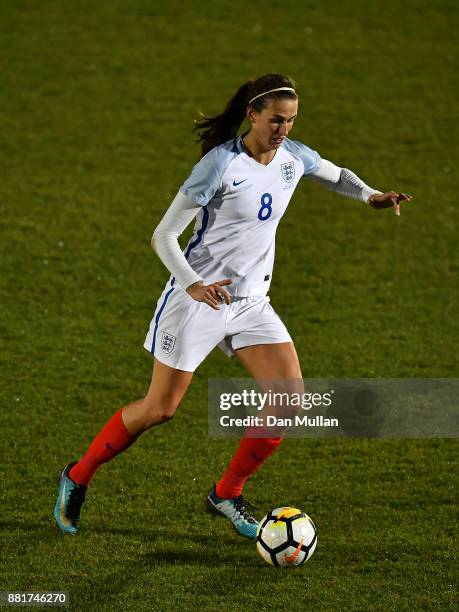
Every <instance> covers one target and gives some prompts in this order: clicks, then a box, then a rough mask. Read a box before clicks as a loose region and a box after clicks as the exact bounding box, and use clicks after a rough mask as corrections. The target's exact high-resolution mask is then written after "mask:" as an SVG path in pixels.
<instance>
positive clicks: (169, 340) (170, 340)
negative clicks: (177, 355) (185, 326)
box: [161, 332, 177, 355]
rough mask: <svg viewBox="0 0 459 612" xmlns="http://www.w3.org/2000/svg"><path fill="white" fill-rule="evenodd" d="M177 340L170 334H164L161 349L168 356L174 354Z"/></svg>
mask: <svg viewBox="0 0 459 612" xmlns="http://www.w3.org/2000/svg"><path fill="white" fill-rule="evenodd" d="M176 340H177V338H176V337H175V336H173V335H172V334H169V332H163V335H162V336H161V348H162V349H163V351H164V352H165V353H167V354H168V355H169V354H170V353H172V351H173V350H174V346H175V341H176Z"/></svg>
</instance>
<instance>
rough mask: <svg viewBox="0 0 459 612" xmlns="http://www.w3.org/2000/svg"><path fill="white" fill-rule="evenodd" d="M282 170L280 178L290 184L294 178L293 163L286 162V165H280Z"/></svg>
mask: <svg viewBox="0 0 459 612" xmlns="http://www.w3.org/2000/svg"><path fill="white" fill-rule="evenodd" d="M281 169H282V178H283V179H284V181H285V182H286V183H291V182H292V181H293V179H294V178H295V162H292V161H291V162H287V163H286V164H281Z"/></svg>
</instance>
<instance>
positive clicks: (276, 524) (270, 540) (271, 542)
mask: <svg viewBox="0 0 459 612" xmlns="http://www.w3.org/2000/svg"><path fill="white" fill-rule="evenodd" d="M316 545H317V533H316V527H315V525H314V523H313V522H312V520H311V519H310V518H309V516H308V515H307V514H305V513H304V512H301V510H298V509H297V508H288V507H285V508H276V509H275V510H272V511H271V512H269V513H268V514H267V515H266V516H265V517H263V518H262V520H261V521H260V524H259V526H258V530H257V549H258V552H259V553H260V555H261V556H262V557H263V559H264V560H265V561H266V562H267V563H270V564H271V565H275V566H277V567H286V566H293V565H302V564H303V563H304V562H305V561H307V560H308V559H310V558H311V556H312V553H313V552H314V550H315V548H316Z"/></svg>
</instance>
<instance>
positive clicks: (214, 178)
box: [54, 74, 411, 539]
mask: <svg viewBox="0 0 459 612" xmlns="http://www.w3.org/2000/svg"><path fill="white" fill-rule="evenodd" d="M297 111H298V96H297V94H296V92H295V83H294V81H293V80H292V79H290V78H288V77H285V76H283V75H280V74H267V75H264V76H262V77H260V78H258V79H256V80H251V81H248V82H246V83H244V85H242V86H241V87H240V88H239V89H238V91H237V92H236V94H235V95H234V96H233V98H231V100H230V101H229V102H228V104H227V105H226V108H225V110H224V111H223V112H222V113H221V114H220V115H218V116H216V117H213V118H203V119H201V120H200V121H198V122H197V126H196V128H195V129H197V130H198V131H199V132H200V140H201V143H202V158H201V160H200V161H199V162H198V163H197V164H196V165H195V166H194V168H193V170H192V172H191V174H190V176H189V177H188V178H187V179H186V181H185V182H184V183H183V185H182V186H181V187H180V190H179V192H178V193H177V195H176V197H175V199H174V200H173V202H172V204H171V205H170V207H169V209H168V210H167V212H166V214H165V215H164V217H163V219H162V220H161V222H160V223H159V225H158V227H157V228H156V229H155V232H154V234H153V238H152V246H153V248H154V249H155V250H156V252H157V254H158V255H159V257H160V259H161V260H162V262H163V263H164V265H165V266H166V267H167V268H168V270H169V271H170V273H171V278H170V280H169V282H168V283H167V285H166V288H165V289H164V292H163V294H162V295H161V297H160V298H159V301H158V305H157V308H156V312H155V314H154V316H153V319H152V321H151V325H150V329H149V332H148V334H147V337H146V340H145V345H144V346H145V348H146V349H147V350H148V351H150V352H151V353H152V355H153V356H154V365H153V375H152V379H151V384H150V388H149V390H148V392H147V394H146V395H145V397H144V398H142V399H139V400H137V401H135V402H133V403H132V404H129V405H128V406H125V407H124V408H122V409H121V410H118V412H116V413H115V414H114V416H113V417H112V418H111V419H110V420H109V421H108V422H107V423H106V425H105V426H104V427H103V429H102V430H101V431H100V433H99V434H98V435H97V436H96V437H95V439H94V440H93V442H92V443H91V444H90V446H89V448H88V450H87V451H86V453H85V454H84V455H83V457H82V458H81V459H80V460H79V461H77V462H73V463H70V464H68V465H66V466H65V468H64V469H63V471H62V474H61V477H60V481H59V494H58V498H57V502H56V506H55V509H54V515H55V518H56V521H57V524H58V526H59V527H60V529H61V530H62V531H64V532H66V533H72V534H74V533H76V532H77V531H78V526H79V517H80V509H81V505H82V503H83V501H84V498H85V494H86V489H87V486H88V484H89V482H90V480H91V478H92V477H93V475H94V473H95V471H96V470H97V469H98V468H99V467H100V466H101V465H102V464H103V463H105V462H107V461H109V460H111V459H113V458H114V457H115V456H116V455H118V454H119V453H121V452H123V451H124V450H126V449H127V448H128V446H130V445H131V444H132V443H133V442H134V441H135V440H136V439H137V438H138V437H139V436H140V434H142V433H143V432H144V431H146V430H147V429H149V428H150V427H152V426H154V425H159V424H160V423H163V422H165V421H168V420H169V419H171V418H172V417H173V416H174V414H175V412H176V410H177V408H178V406H179V404H180V402H181V400H182V398H183V396H184V394H185V392H186V390H187V389H188V386H189V384H190V382H191V379H192V377H193V372H194V370H195V369H196V368H197V367H198V365H199V364H200V363H201V362H202V361H203V360H204V359H205V357H206V356H207V355H208V354H209V353H210V351H211V350H212V349H213V348H214V347H215V346H217V345H219V346H220V347H221V348H222V349H223V350H225V352H227V353H228V352H229V353H233V354H236V355H237V357H238V358H239V360H240V361H241V363H242V364H243V365H244V366H245V367H246V369H247V370H248V372H249V373H250V374H251V375H252V376H253V377H254V378H256V379H271V380H273V379H276V380H294V379H300V378H302V374H301V369H300V364H299V361H298V356H297V353H296V351H295V347H294V345H293V342H292V339H291V337H290V335H289V333H288V331H287V329H286V328H285V326H284V324H283V323H282V321H281V320H280V318H279V317H278V315H277V314H276V313H275V311H274V309H273V308H272V306H271V305H270V303H269V298H268V297H267V293H268V289H269V285H270V282H271V275H272V269H273V263H274V239H275V233H276V228H277V225H278V223H279V221H280V219H281V217H282V215H283V214H284V212H285V210H286V208H287V205H288V203H289V201H290V198H291V197H292V194H293V191H294V189H295V187H296V186H297V185H298V183H299V181H300V179H301V178H302V177H303V176H307V177H310V178H312V179H314V180H316V181H319V182H320V183H322V184H323V185H324V186H325V187H327V188H328V189H331V190H333V191H335V192H337V193H339V194H342V195H345V196H349V197H351V198H354V199H356V200H361V201H363V202H366V203H368V204H369V205H371V206H372V207H373V208H387V207H393V209H394V211H395V213H396V214H397V215H399V214H400V201H402V200H410V199H411V197H410V196H408V195H405V194H402V193H396V192H395V191H389V192H386V193H381V192H380V191H377V190H375V189H371V188H370V187H368V186H367V185H366V184H365V183H364V182H363V181H361V180H360V179H359V178H358V177H357V176H356V175H355V174H354V173H353V172H351V171H349V170H347V169H345V168H339V167H338V166H336V165H334V164H333V163H331V162H329V161H327V160H325V159H321V157H320V156H319V154H318V153H317V152H316V151H313V150H312V149H310V148H309V147H307V146H305V145H304V144H302V143H301V142H296V141H293V140H289V139H288V138H287V136H288V134H289V132H290V130H291V128H292V127H293V123H294V121H295V119H296V116H297ZM245 118H247V119H248V120H249V122H250V129H249V130H248V131H247V132H245V133H244V134H242V135H240V136H238V135H237V134H238V131H239V128H240V126H241V124H242V122H243V120H244V119H245ZM195 217H196V222H195V228H194V234H193V236H192V238H191V240H190V242H189V243H188V246H187V248H186V249H185V251H184V252H182V251H181V249H180V246H179V243H178V241H177V239H178V237H179V236H180V234H181V233H182V232H183V230H184V229H185V228H186V227H187V226H188V225H189V223H191V221H192V220H193V219H194V218H195ZM281 440H282V437H281V436H278V437H264V438H262V437H260V438H252V437H244V438H242V440H241V442H240V445H239V447H238V449H237V451H236V453H235V455H234V457H233V458H232V460H231V462H230V463H229V465H228V467H227V469H226V471H225V472H224V474H223V475H222V476H221V478H220V480H218V482H216V484H215V485H214V486H213V487H212V488H211V490H210V492H209V494H208V497H207V503H208V504H209V506H210V507H211V508H212V509H213V510H214V511H215V512H217V513H220V514H221V515H223V516H225V517H227V518H228V519H229V520H230V521H231V523H232V524H233V526H234V527H235V529H236V530H237V532H238V533H239V534H241V535H243V536H246V537H248V538H251V539H253V538H255V537H256V530H257V525H258V523H257V521H256V519H255V518H254V517H253V516H251V515H250V514H249V512H248V511H247V502H246V501H245V500H244V498H243V496H242V489H243V486H244V484H245V482H246V480H247V479H248V477H249V476H250V475H251V474H253V473H254V472H255V471H256V470H257V469H258V468H259V467H260V465H261V464H262V463H263V462H264V461H266V459H267V458H268V457H269V456H270V455H272V453H273V452H274V451H275V450H276V448H277V447H278V446H279V444H280V442H281Z"/></svg>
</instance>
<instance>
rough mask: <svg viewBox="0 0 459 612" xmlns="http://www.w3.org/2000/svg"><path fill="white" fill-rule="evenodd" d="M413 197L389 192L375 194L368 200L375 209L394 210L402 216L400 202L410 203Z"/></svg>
mask: <svg viewBox="0 0 459 612" xmlns="http://www.w3.org/2000/svg"><path fill="white" fill-rule="evenodd" d="M410 200H412V197H411V196H410V195H408V194H407V193H397V192H396V191H388V192H387V193H375V194H373V195H372V196H370V197H369V198H368V204H369V205H370V206H372V207H373V208H376V209H380V208H393V209H394V213H395V214H396V215H397V216H400V202H403V201H406V202H409V201H410Z"/></svg>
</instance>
